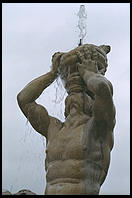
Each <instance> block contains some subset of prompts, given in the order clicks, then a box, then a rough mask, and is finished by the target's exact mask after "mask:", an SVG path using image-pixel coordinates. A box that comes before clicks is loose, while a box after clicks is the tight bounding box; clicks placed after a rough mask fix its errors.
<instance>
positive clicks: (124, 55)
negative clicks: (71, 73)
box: [2, 3, 130, 195]
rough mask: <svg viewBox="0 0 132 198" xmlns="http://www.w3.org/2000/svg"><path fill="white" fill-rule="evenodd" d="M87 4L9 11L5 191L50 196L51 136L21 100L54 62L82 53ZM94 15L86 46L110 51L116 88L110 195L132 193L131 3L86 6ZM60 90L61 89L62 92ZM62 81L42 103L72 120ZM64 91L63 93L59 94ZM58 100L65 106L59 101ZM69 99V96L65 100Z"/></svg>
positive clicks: (17, 6)
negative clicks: (82, 15)
mask: <svg viewBox="0 0 132 198" xmlns="http://www.w3.org/2000/svg"><path fill="white" fill-rule="evenodd" d="M80 5H81V4H80V3H7V4H3V9H2V58H3V60H2V86H3V89H2V188H4V189H8V190H9V191H11V192H12V193H15V192H17V191H19V190H21V189H24V188H26V189H29V190H31V191H33V192H35V193H37V194H40V195H42V194H44V190H45V186H46V180H45V170H44V161H45V145H46V142H45V138H43V137H42V136H41V135H39V134H37V132H35V130H34V129H33V128H32V127H31V126H30V124H29V123H28V122H27V120H26V118H25V117H24V115H23V114H22V112H21V111H20V109H19V107H18V104H17V101H16V96H17V94H18V93H19V92H20V90H21V89H22V88H23V87H24V86H25V85H26V84H27V83H28V82H30V81H31V80H33V79H34V78H36V77H38V76H40V75H42V74H44V73H46V72H48V71H50V66H51V57H52V55H53V54H54V53H55V52H57V51H61V52H66V51H69V50H71V49H73V48H75V47H77V45H78V42H79V30H78V28H77V21H78V17H77V12H78V11H79V7H80ZM82 5H85V8H86V11H87V16H88V17H87V35H86V37H85V38H84V43H92V44H95V45H103V44H106V45H110V46H111V52H110V53H109V54H108V64H109V66H108V70H107V73H106V77H107V78H108V79H109V80H110V81H111V82H112V84H113V87H114V97H113V99H114V103H115V106H116V126H115V128H114V138H115V140H114V141H115V142H114V148H113V150H112V152H111V163H110V168H109V171H108V175H107V178H106V180H105V182H104V184H103V185H102V187H101V191H100V194H102V195H114V194H115V195H119V194H120V195H128V194H129V193H130V188H129V184H130V182H129V179H130V164H129V163H130V159H129V154H130V147H129V146H130V144H129V143H130V140H129V138H130V127H129V126H130V4H129V3H82ZM58 84H59V89H57V87H58ZM58 84H57V82H54V83H53V84H52V85H51V86H50V87H48V88H47V89H46V90H45V93H43V94H42V95H41V96H40V98H39V99H38V100H37V102H39V103H40V104H43V105H44V106H45V107H46V108H47V110H48V112H49V114H50V115H52V116H55V117H57V118H59V119H61V120H62V121H63V120H64V115H63V111H64V99H65V97H66V93H65V90H64V89H63V87H62V84H61V82H60V81H58ZM56 90H57V91H56ZM56 95H58V97H57V101H58V103H55V102H54V101H55V100H56ZM63 95H64V97H63Z"/></svg>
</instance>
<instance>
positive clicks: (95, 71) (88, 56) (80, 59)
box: [17, 44, 115, 195]
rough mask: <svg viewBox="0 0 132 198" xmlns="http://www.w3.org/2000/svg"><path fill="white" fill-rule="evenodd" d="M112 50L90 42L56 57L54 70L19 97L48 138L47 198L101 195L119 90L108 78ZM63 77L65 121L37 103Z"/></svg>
mask: <svg viewBox="0 0 132 198" xmlns="http://www.w3.org/2000/svg"><path fill="white" fill-rule="evenodd" d="M109 52H110V46H107V45H101V46H96V45H93V44H85V45H81V46H78V47H77V48H75V49H73V50H71V51H69V52H57V53H55V54H54V55H53V57H52V69H51V71H50V72H48V73H47V74H44V75H42V76H40V77H38V78H37V79H35V80H33V81H31V82H30V83H29V84H28V85H27V86H26V87H25V88H24V89H23V90H22V91H21V92H20V93H19V94H18V96H17V100H18V104H19V106H20V108H21V110H22V112H23V113H24V115H25V116H26V117H27V119H28V120H29V122H30V123H31V125H32V126H33V128H34V129H35V130H36V131H37V132H38V133H40V134H41V135H43V136H45V138H46V144H47V148H46V161H45V169H46V180H47V185H46V190H45V194H46V195H98V194H99V191H100V187H101V185H102V184H103V182H104V181H105V178H106V176H107V172H108V169H109V164H110V152H111V150H112V148H113V143H114V142H113V129H114V126H115V107H114V104H113V87H112V84H111V82H110V81H109V80H108V79H106V77H104V75H105V72H106V70H107V67H108V63H107V53H109ZM58 75H60V77H61V79H62V81H63V84H64V87H65V89H66V91H67V93H68V96H67V98H66V100H65V112H64V113H65V122H64V123H62V122H61V121H60V120H58V119H57V118H54V117H52V116H50V115H49V114H48V111H47V110H46V109H45V108H44V107H43V106H42V105H40V104H37V103H36V102H35V100H36V99H37V98H38V97H39V96H40V95H41V93H42V92H43V91H44V90H45V89H46V88H47V87H48V86H49V85H50V84H51V83H52V82H53V81H54V80H55V79H56V78H57V76H58Z"/></svg>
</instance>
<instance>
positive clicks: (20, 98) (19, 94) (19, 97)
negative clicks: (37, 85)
mask: <svg viewBox="0 0 132 198" xmlns="http://www.w3.org/2000/svg"><path fill="white" fill-rule="evenodd" d="M17 103H18V105H19V107H21V106H22V104H23V97H22V94H21V92H20V93H18V95H17Z"/></svg>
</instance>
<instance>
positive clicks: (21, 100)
mask: <svg viewBox="0 0 132 198" xmlns="http://www.w3.org/2000/svg"><path fill="white" fill-rule="evenodd" d="M59 55H60V54H59ZM58 58H59V56H58V55H57V56H56V57H55V58H54V61H53V66H52V70H51V71H50V72H48V73H47V74H44V75H42V76H40V77H38V78H36V79H34V80H33V81H31V82H30V83H29V84H28V85H27V86H26V87H24V89H23V90H22V91H21V92H20V93H19V94H18V95H17V101H18V105H19V107H20V109H21V110H22V112H23V114H24V115H25V116H26V117H27V119H28V121H29V122H30V124H31V125H32V126H33V128H34V129H35V130H36V131H37V132H39V133H40V134H42V135H43V136H45V137H46V136H47V131H48V126H49V123H50V116H49V115H48V112H47V110H46V109H45V108H44V107H43V106H42V105H40V104H37V103H36V101H35V100H36V99H37V98H38V97H39V96H40V95H41V94H42V92H43V91H44V90H45V89H46V88H47V87H48V86H49V85H50V84H51V83H52V82H53V81H54V80H55V78H56V77H57V68H58V63H59V59H58Z"/></svg>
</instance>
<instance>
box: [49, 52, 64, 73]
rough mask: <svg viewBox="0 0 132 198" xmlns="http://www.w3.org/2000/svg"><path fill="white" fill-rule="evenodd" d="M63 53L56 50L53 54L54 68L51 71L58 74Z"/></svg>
mask: <svg viewBox="0 0 132 198" xmlns="http://www.w3.org/2000/svg"><path fill="white" fill-rule="evenodd" d="M62 54H63V53H61V52H56V53H55V54H54V55H53V56H52V68H51V71H52V72H53V73H54V74H56V75H58V68H59V65H60V57H61V55H62Z"/></svg>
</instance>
